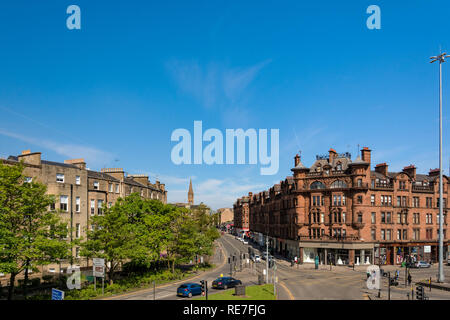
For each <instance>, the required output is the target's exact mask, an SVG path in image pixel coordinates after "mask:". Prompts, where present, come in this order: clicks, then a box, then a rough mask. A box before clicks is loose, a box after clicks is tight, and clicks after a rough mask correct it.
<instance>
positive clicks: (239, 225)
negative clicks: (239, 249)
mask: <svg viewBox="0 0 450 320" xmlns="http://www.w3.org/2000/svg"><path fill="white" fill-rule="evenodd" d="M233 211H234V219H233V223H234V226H233V228H234V234H236V235H238V236H240V237H242V236H246V237H248V236H249V231H250V229H249V222H250V220H249V219H250V217H249V212H250V211H249V197H242V198H240V199H238V200H237V201H236V203H235V204H234V206H233Z"/></svg>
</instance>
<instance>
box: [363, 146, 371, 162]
mask: <svg viewBox="0 0 450 320" xmlns="http://www.w3.org/2000/svg"><path fill="white" fill-rule="evenodd" d="M371 151H372V150H370V149H369V148H367V147H364V148H362V149H361V157H362V161H364V162H368V163H370V153H371Z"/></svg>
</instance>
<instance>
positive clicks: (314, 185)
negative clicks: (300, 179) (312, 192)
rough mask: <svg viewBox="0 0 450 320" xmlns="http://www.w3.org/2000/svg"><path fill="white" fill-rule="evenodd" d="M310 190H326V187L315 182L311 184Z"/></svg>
mask: <svg viewBox="0 0 450 320" xmlns="http://www.w3.org/2000/svg"><path fill="white" fill-rule="evenodd" d="M310 189H325V185H324V184H323V183H322V182H320V181H314V182H313V183H311V187H310Z"/></svg>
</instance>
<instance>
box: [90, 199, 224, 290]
mask: <svg viewBox="0 0 450 320" xmlns="http://www.w3.org/2000/svg"><path fill="white" fill-rule="evenodd" d="M208 212H209V209H208V208H207V207H206V206H200V207H199V208H198V209H196V210H195V211H189V210H187V209H185V208H177V207H175V206H172V205H167V204H163V203H162V202H160V201H158V200H148V199H142V198H141V197H140V196H139V194H137V193H133V194H131V195H129V196H128V197H126V198H123V199H122V198H120V199H118V200H117V202H116V203H115V205H114V206H112V207H111V208H108V209H106V210H105V214H104V215H101V216H93V217H92V218H91V220H90V224H91V225H93V226H94V228H93V230H89V231H88V232H87V238H88V240H87V241H86V242H85V243H82V247H83V249H82V250H81V255H83V256H87V257H98V258H104V259H105V260H106V262H108V263H109V267H107V272H108V279H109V280H110V282H111V283H112V282H113V280H114V277H115V272H116V271H117V269H118V267H119V266H120V265H123V264H125V263H127V262H129V261H131V262H132V263H133V264H134V265H135V266H139V265H140V266H146V267H148V266H150V265H151V264H154V262H155V261H160V260H161V254H162V253H165V254H166V258H165V260H166V262H167V263H168V265H169V266H170V267H171V269H172V272H175V263H185V262H187V261H189V260H190V259H192V257H194V256H195V255H210V254H211V253H212V248H213V242H214V240H215V239H217V238H218V237H219V233H218V231H217V230H216V228H215V227H214V223H213V220H212V218H211V217H210V216H209V213H208Z"/></svg>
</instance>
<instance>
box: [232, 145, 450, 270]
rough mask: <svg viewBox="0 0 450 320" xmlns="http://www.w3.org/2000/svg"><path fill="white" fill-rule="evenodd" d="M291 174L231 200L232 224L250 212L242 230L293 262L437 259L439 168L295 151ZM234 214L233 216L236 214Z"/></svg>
mask: <svg viewBox="0 0 450 320" xmlns="http://www.w3.org/2000/svg"><path fill="white" fill-rule="evenodd" d="M291 170H292V172H293V176H290V177H287V178H286V179H285V180H284V181H281V182H280V183H279V184H276V185H274V186H273V187H272V188H270V189H269V190H268V191H264V192H259V193H257V194H252V193H251V192H250V193H249V195H248V197H243V198H241V199H238V200H237V201H236V203H235V205H234V207H235V225H239V226H242V225H244V224H245V221H246V219H247V218H246V217H247V216H246V214H243V213H241V212H244V211H245V210H246V207H247V206H248V208H249V210H250V212H249V216H250V236H251V237H253V239H254V240H256V241H258V242H259V243H260V244H261V245H264V244H265V240H266V238H265V237H266V235H268V239H269V243H270V246H271V248H272V249H273V250H274V251H275V252H276V253H279V254H282V255H284V256H286V257H290V258H292V257H294V256H298V257H299V261H300V262H314V259H315V257H316V256H318V257H319V260H320V262H321V263H325V264H326V263H330V260H331V263H333V264H350V265H352V264H353V263H355V264H358V263H359V264H369V263H375V264H378V263H381V264H384V263H385V264H399V263H401V262H402V261H404V260H408V259H414V258H415V259H423V260H427V261H428V260H431V261H437V259H438V237H439V231H438V230H439V205H440V204H439V169H434V170H430V171H429V173H428V174H427V175H425V174H418V173H416V168H415V166H413V165H410V166H407V167H404V168H403V170H402V171H401V172H389V171H388V165H387V164H386V163H381V164H377V165H376V166H375V170H373V171H372V170H371V150H369V149H368V148H363V149H362V150H361V156H358V157H357V158H356V160H355V161H352V160H351V156H350V154H349V153H344V154H338V153H337V152H336V151H335V150H333V149H330V150H329V153H328V155H324V156H317V157H316V161H315V162H314V164H313V165H312V166H311V167H310V168H308V167H306V166H305V165H303V164H302V162H301V161H300V157H299V156H298V155H296V156H295V167H294V168H292V169H291ZM449 186H450V180H449V178H448V177H447V176H445V175H444V176H443V195H444V196H443V212H444V251H445V252H448V250H449V240H448V224H447V212H448V206H447V204H448V202H447V201H448V198H449ZM238 220H241V221H238Z"/></svg>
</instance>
